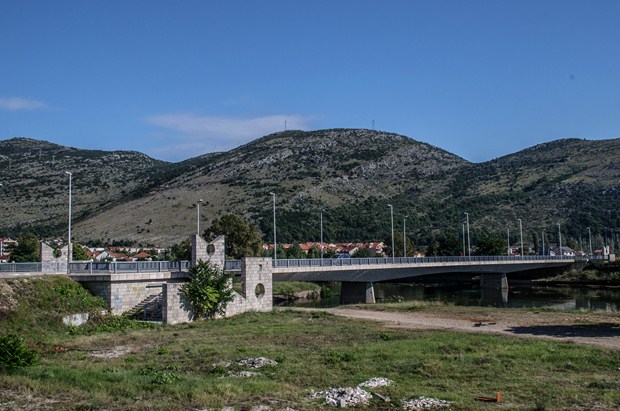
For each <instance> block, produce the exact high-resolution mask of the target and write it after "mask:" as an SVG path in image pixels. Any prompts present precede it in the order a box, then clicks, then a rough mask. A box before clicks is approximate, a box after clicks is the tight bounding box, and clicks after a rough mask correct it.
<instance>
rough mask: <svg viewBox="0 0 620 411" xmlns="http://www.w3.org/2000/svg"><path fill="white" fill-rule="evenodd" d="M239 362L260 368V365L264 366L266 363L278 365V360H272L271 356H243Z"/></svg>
mask: <svg viewBox="0 0 620 411" xmlns="http://www.w3.org/2000/svg"><path fill="white" fill-rule="evenodd" d="M237 364H239V365H246V366H248V367H250V368H260V367H264V366H265V365H278V362H277V361H274V360H270V359H269V358H265V357H256V358H242V359H240V360H239V361H238V362H237Z"/></svg>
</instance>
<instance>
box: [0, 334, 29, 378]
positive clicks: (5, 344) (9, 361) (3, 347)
mask: <svg viewBox="0 0 620 411" xmlns="http://www.w3.org/2000/svg"><path fill="white" fill-rule="evenodd" d="M38 358H39V353H38V351H37V350H33V349H30V348H28V346H27V345H26V343H25V342H24V339H23V338H22V337H20V336H19V335H17V334H7V335H1V336H0V368H2V369H5V370H8V371H12V370H15V369H17V368H21V367H26V366H29V365H32V364H34V363H36V362H37V360H38Z"/></svg>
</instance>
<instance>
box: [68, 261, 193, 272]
mask: <svg viewBox="0 0 620 411" xmlns="http://www.w3.org/2000/svg"><path fill="white" fill-rule="evenodd" d="M189 266H190V262H189V261H115V262H99V263H98V262H90V261H79V262H76V261H74V262H72V263H70V264H69V272H71V273H108V274H118V273H143V272H151V273H152V272H161V271H185V270H187V269H188V268H189Z"/></svg>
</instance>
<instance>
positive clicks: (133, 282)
mask: <svg viewBox="0 0 620 411" xmlns="http://www.w3.org/2000/svg"><path fill="white" fill-rule="evenodd" d="M187 275H188V274H187V273H186V272H181V271H179V272H154V273H125V274H105V275H92V274H77V275H71V276H70V277H71V278H73V279H74V280H75V281H77V282H79V283H80V284H82V286H84V287H85V288H86V289H87V290H88V291H90V292H91V293H92V294H94V295H97V296H99V297H101V298H103V300H104V301H105V302H106V304H107V305H108V307H109V308H110V310H111V311H112V313H113V314H122V313H124V312H126V311H128V310H131V309H132V308H134V307H135V306H136V305H138V304H139V303H140V302H142V301H143V300H144V299H145V298H147V297H148V296H151V295H155V294H159V293H160V292H162V286H163V285H164V284H167V283H182V282H183V281H185V279H186V278H187Z"/></svg>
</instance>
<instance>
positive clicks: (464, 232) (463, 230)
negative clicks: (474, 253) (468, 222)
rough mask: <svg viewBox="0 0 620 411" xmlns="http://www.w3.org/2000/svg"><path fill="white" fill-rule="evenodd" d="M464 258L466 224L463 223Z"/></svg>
mask: <svg viewBox="0 0 620 411" xmlns="http://www.w3.org/2000/svg"><path fill="white" fill-rule="evenodd" d="M463 257H465V223H463Z"/></svg>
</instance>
